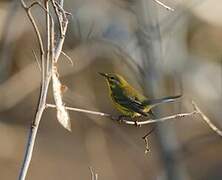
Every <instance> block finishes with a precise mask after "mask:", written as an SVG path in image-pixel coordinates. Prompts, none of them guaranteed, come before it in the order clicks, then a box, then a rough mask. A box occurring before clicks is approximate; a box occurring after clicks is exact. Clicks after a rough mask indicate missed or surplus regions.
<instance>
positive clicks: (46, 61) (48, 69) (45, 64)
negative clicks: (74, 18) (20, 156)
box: [19, 0, 68, 180]
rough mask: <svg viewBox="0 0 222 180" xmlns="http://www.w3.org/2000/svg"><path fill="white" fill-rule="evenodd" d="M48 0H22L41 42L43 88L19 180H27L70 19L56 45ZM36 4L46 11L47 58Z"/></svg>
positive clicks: (66, 22)
mask: <svg viewBox="0 0 222 180" xmlns="http://www.w3.org/2000/svg"><path fill="white" fill-rule="evenodd" d="M48 1H49V0H45V7H44V6H43V5H42V4H41V3H40V2H37V1H35V2H33V3H32V4H31V5H30V6H27V5H26V4H25V2H24V0H21V3H22V6H23V8H24V9H25V10H26V13H27V15H28V17H29V19H30V21H31V23H32V25H33V27H34V30H35V33H36V36H37V39H38V43H39V48H40V54H41V89H40V96H39V102H38V107H37V110H36V114H35V118H34V120H33V122H32V124H31V127H30V133H29V137H28V142H27V146H26V152H25V157H24V160H23V164H22V167H21V171H20V174H19V180H25V178H26V175H27V172H28V168H29V165H30V162H31V158H32V153H33V148H34V144H35V139H36V135H37V131H38V127H39V124H40V121H41V118H42V115H43V112H44V110H45V108H46V98H47V93H48V88H49V83H50V81H51V77H52V64H53V63H52V62H53V61H54V62H55V61H57V60H58V58H59V55H60V53H61V49H62V46H63V43H64V37H65V33H66V29H67V24H68V20H67V19H65V20H66V21H65V23H63V24H64V27H63V36H62V37H61V38H60V39H59V41H58V44H57V46H56V47H54V36H55V34H54V22H53V19H52V16H51V15H50V13H49V4H48ZM51 1H52V2H54V0H51ZM60 3H63V1H61V2H60ZM35 5H38V6H39V7H41V8H42V9H43V10H44V11H45V12H46V32H47V41H46V43H47V44H46V52H47V55H46V58H45V50H44V46H43V40H42V37H41V34H40V32H39V29H38V26H37V25H36V22H35V19H34V18H33V16H32V13H31V8H32V7H34V6H35ZM61 6H62V4H61ZM56 16H60V15H59V14H58V13H56ZM63 18H64V17H63ZM60 20H61V19H60ZM62 22H63V21H62ZM60 23H61V22H60ZM54 53H55V55H54ZM50 55H51V56H50ZM50 57H51V58H50Z"/></svg>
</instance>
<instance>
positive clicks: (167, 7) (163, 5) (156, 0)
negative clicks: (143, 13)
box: [154, 0, 174, 11]
mask: <svg viewBox="0 0 222 180" xmlns="http://www.w3.org/2000/svg"><path fill="white" fill-rule="evenodd" d="M154 1H155V2H156V3H157V4H159V5H160V6H162V7H164V8H166V9H167V10H169V11H174V9H173V8H171V7H170V6H167V5H166V4H164V3H163V2H161V1H159V0H154Z"/></svg>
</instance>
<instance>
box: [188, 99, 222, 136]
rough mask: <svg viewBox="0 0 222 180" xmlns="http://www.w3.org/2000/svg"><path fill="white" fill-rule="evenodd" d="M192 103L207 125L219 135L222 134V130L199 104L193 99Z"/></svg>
mask: <svg viewBox="0 0 222 180" xmlns="http://www.w3.org/2000/svg"><path fill="white" fill-rule="evenodd" d="M192 104H193V106H194V108H195V110H196V111H197V113H198V114H199V115H200V116H201V117H202V119H203V120H204V121H205V122H206V123H207V125H208V126H209V127H210V128H211V129H212V130H213V131H214V132H216V133H217V134H218V135H219V136H222V131H221V130H220V129H218V128H217V127H216V126H215V125H214V124H213V123H212V122H211V120H210V119H209V118H208V117H207V116H206V115H205V114H204V113H203V112H202V111H201V110H200V108H199V107H198V106H197V104H196V103H195V102H194V101H192Z"/></svg>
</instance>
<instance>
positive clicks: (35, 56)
mask: <svg viewBox="0 0 222 180" xmlns="http://www.w3.org/2000/svg"><path fill="white" fill-rule="evenodd" d="M32 53H33V55H34V58H35V61H36V63H37V65H38V68H39V70H40V72H41V65H40V62H39V60H38V57H37V55H36V53H35V51H34V50H32Z"/></svg>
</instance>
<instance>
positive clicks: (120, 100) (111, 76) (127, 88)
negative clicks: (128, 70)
mask: <svg viewBox="0 0 222 180" xmlns="http://www.w3.org/2000/svg"><path fill="white" fill-rule="evenodd" d="M99 74H100V75H102V76H103V77H105V79H106V82H107V85H108V88H109V95H110V97H111V100H112V102H113V104H114V106H115V108H116V109H117V110H118V111H120V112H121V113H122V116H126V117H130V118H131V119H135V118H136V117H141V116H142V117H144V116H145V117H147V116H150V117H151V118H153V117H155V116H154V113H153V112H152V108H153V107H155V106H157V105H159V104H162V103H168V102H174V101H175V100H177V99H178V98H180V97H181V96H182V95H177V96H168V97H163V98H159V99H148V98H147V97H145V96H144V95H143V94H141V93H140V92H139V91H137V90H136V89H135V88H134V87H133V86H131V85H130V84H129V83H128V82H127V81H126V80H125V79H124V78H123V77H122V76H121V75H119V74H116V73H101V72H99Z"/></svg>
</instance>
